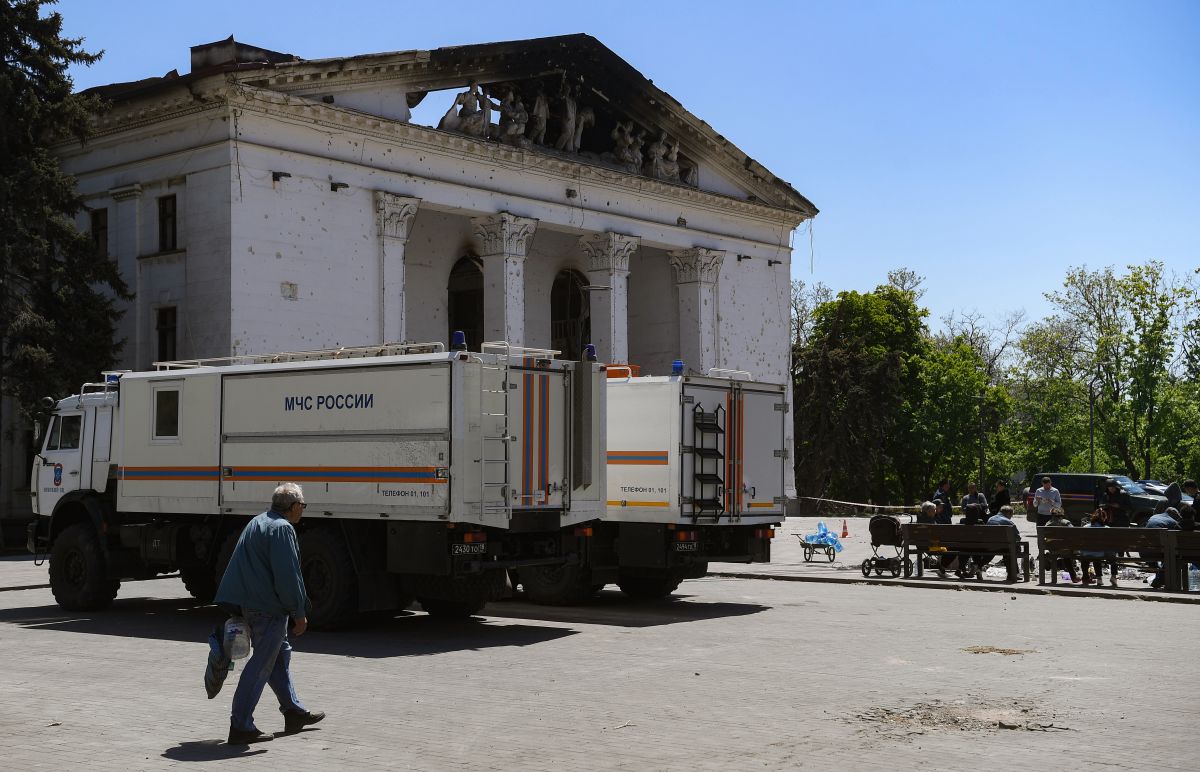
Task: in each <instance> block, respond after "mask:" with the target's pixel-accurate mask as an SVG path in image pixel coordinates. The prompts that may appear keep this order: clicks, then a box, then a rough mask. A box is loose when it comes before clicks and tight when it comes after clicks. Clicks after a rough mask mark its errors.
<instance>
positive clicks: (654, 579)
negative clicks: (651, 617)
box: [617, 574, 680, 600]
mask: <svg viewBox="0 0 1200 772" xmlns="http://www.w3.org/2000/svg"><path fill="white" fill-rule="evenodd" d="M679 582H680V579H679V577H677V576H672V575H670V574H664V575H661V576H622V577H621V578H620V579H619V580H618V581H617V586H618V587H620V588H621V592H623V593H625V594H626V595H628V596H629V597H631V598H633V599H634V600H658V599H660V598H665V597H667V596H668V595H670V594H671V593H673V592H675V590H676V589H678V587H679Z"/></svg>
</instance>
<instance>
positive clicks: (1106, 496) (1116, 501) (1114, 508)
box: [1096, 480, 1132, 528]
mask: <svg viewBox="0 0 1200 772" xmlns="http://www.w3.org/2000/svg"><path fill="white" fill-rule="evenodd" d="M1129 502H1130V499H1129V494H1128V493H1126V492H1125V491H1123V490H1121V486H1120V485H1118V484H1117V481H1116V480H1109V481H1107V482H1105V483H1104V492H1103V493H1101V494H1100V496H1099V497H1098V498H1097V500H1096V505H1097V506H1100V507H1104V508H1105V509H1107V510H1108V517H1109V525H1110V526H1111V527H1113V528H1128V527H1129V526H1130V525H1131V524H1132V523H1131V522H1130V518H1129Z"/></svg>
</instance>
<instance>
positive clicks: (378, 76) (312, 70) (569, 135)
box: [234, 35, 817, 219]
mask: <svg viewBox="0 0 1200 772" xmlns="http://www.w3.org/2000/svg"><path fill="white" fill-rule="evenodd" d="M234 76H235V77H236V78H237V79H238V80H240V81H242V82H244V83H246V84H247V85H251V86H254V87H258V88H264V89H270V90H274V91H280V92H284V93H286V94H288V95H290V96H294V97H301V98H306V99H312V100H315V101H321V102H324V103H327V104H333V105H335V106H338V107H343V108H348V109H353V110H358V111H361V112H364V113H367V114H370V115H375V116H377V117H380V118H385V119H389V120H398V121H407V120H408V118H409V110H410V109H411V108H413V107H416V106H417V105H418V104H421V103H422V102H423V101H424V100H426V99H429V100H435V99H436V100H441V101H442V102H444V103H445V108H446V111H445V113H443V114H442V115H441V118H440V119H439V121H438V123H437V125H435V126H434V128H439V129H441V130H443V131H452V132H458V133H463V134H466V135H468V136H473V137H476V138H479V139H482V140H488V141H496V142H502V143H507V144H512V145H514V146H517V147H522V148H525V149H528V150H531V151H534V152H543V153H547V154H550V155H556V156H566V157H574V158H577V159H578V160H580V161H582V162H586V163H592V164H597V165H601V166H608V167H611V168H613V169H614V170H619V171H623V172H626V173H629V174H637V175H642V176H648V177H652V178H654V179H657V180H660V181H663V182H667V183H673V184H678V185H682V186H685V187H693V188H699V189H701V190H705V191H708V192H712V193H718V194H721V195H727V196H732V197H735V198H740V199H743V200H749V201H754V202H758V203H761V204H764V205H768V206H772V207H778V208H782V209H788V210H791V211H794V212H796V213H797V214H798V215H800V217H799V218H798V219H805V218H807V217H811V216H813V215H815V214H816V213H817V209H816V207H815V206H813V204H812V203H811V202H810V201H808V199H806V198H805V197H804V196H802V195H800V193H798V192H797V191H796V190H795V189H794V188H792V187H791V186H790V185H789V184H788V183H786V182H784V181H783V180H781V179H779V178H778V177H776V176H775V175H773V174H772V173H771V172H770V171H768V170H767V169H766V168H765V167H763V166H762V165H761V164H759V163H758V162H756V161H754V159H753V158H751V157H749V156H748V155H746V154H745V153H744V152H742V151H741V150H740V149H738V148H737V147H736V146H735V145H734V144H733V143H731V142H729V141H728V140H727V139H725V138H724V137H722V136H721V135H720V134H718V133H717V132H716V131H714V130H713V129H712V127H711V126H709V125H708V124H707V123H705V122H704V121H702V120H700V119H699V118H697V117H696V116H694V115H692V114H691V113H690V112H688V111H687V110H686V109H685V108H684V107H683V106H682V105H681V104H680V103H679V102H678V101H677V100H675V99H674V98H673V97H671V96H670V95H669V94H667V93H665V92H664V91H662V90H661V89H659V88H658V87H657V86H655V85H654V84H653V83H652V82H651V81H650V80H649V79H647V78H646V77H645V76H643V75H642V74H641V73H640V72H638V71H637V70H635V69H634V68H633V67H632V66H631V65H630V64H629V63H628V62H626V61H625V60H623V59H622V58H621V57H619V56H617V55H616V54H615V53H613V52H612V51H611V50H609V49H608V48H607V47H605V46H604V45H603V44H601V43H600V42H599V41H597V40H596V39H595V38H593V37H591V36H589V35H567V36H561V37H552V38H537V39H533V40H520V41H509V42H501V43H485V44H479V45H468V46H453V47H447V48H439V49H434V50H430V51H401V52H391V53H380V54H368V55H363V56H354V57H345V58H337V59H320V60H297V61H286V62H271V63H266V62H264V63H263V66H262V67H261V68H257V69H245V68H243V69H238V70H235V71H234ZM438 109H439V111H440V109H441V105H440V103H439V105H438Z"/></svg>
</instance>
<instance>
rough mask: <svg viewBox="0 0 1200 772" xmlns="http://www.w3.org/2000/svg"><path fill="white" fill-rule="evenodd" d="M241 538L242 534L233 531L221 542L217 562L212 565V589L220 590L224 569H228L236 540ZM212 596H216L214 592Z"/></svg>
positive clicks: (235, 547)
mask: <svg viewBox="0 0 1200 772" xmlns="http://www.w3.org/2000/svg"><path fill="white" fill-rule="evenodd" d="M240 538H242V532H241V531H240V530H239V531H233V532H231V533H229V534H228V535H226V536H225V540H224V541H223V542H221V548H220V549H219V550H217V562H216V564H215V565H213V572H212V573H213V587H214V588H220V586H221V580H222V579H224V578H225V569H227V568H229V561H230V559H232V558H233V551H234V550H235V549H237V543H238V539H240ZM213 596H214V597H215V596H216V590H215V589H214V590H213Z"/></svg>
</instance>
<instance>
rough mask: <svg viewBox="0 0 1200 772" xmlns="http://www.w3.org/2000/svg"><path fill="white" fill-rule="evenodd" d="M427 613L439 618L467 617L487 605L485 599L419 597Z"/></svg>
mask: <svg viewBox="0 0 1200 772" xmlns="http://www.w3.org/2000/svg"><path fill="white" fill-rule="evenodd" d="M417 600H419V601H420V602H421V608H423V609H425V613H426V614H429V616H431V617H436V618H437V619H466V618H468V617H472V616H475V615H476V614H478V613H479V611H480V609H482V608H483V607H484V606H486V605H487V601H483V600H441V599H440V598H418V599H417Z"/></svg>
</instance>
